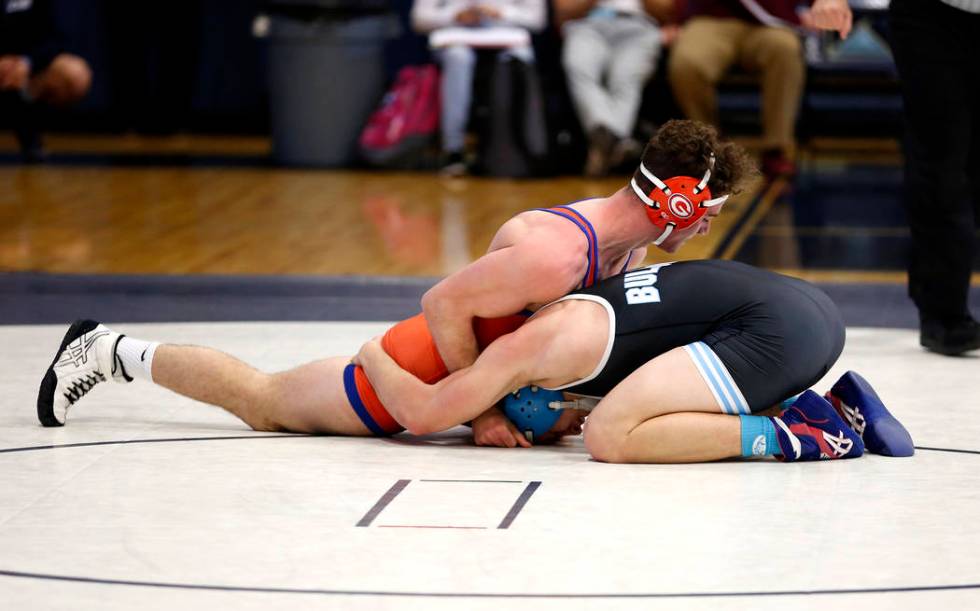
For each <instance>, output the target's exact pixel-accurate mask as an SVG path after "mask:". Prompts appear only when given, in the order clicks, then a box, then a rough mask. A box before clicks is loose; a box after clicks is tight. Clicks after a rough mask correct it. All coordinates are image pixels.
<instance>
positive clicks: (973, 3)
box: [943, 0, 980, 15]
mask: <svg viewBox="0 0 980 611" xmlns="http://www.w3.org/2000/svg"><path fill="white" fill-rule="evenodd" d="M943 3H945V4H948V5H950V6H951V7H953V8H958V9H960V10H961V11H966V12H968V13H975V14H978V15H980V0H943Z"/></svg>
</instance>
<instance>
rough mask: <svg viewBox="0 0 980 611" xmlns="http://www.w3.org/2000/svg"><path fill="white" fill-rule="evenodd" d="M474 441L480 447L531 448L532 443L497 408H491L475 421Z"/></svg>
mask: <svg viewBox="0 0 980 611" xmlns="http://www.w3.org/2000/svg"><path fill="white" fill-rule="evenodd" d="M473 441H475V442H476V445H478V446H496V447H498V448H513V447H515V446H520V447H522V448H530V447H531V442H530V441H528V440H527V438H526V437H524V435H523V434H522V433H521V432H520V431H518V430H517V427H516V426H514V423H513V422H511V421H510V419H509V418H508V417H507V416H505V415H504V413H503V412H502V411H500V410H499V409H497V408H496V407H491V408H490V409H488V410H487V411H485V412H483V413H482V414H480V415H479V416H477V417H476V418H475V419H474V420H473Z"/></svg>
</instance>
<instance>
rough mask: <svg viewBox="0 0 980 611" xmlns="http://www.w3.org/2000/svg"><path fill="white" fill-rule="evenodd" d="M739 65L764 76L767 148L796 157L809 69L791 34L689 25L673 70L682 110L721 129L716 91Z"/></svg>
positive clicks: (702, 21) (736, 24)
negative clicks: (799, 116)
mask: <svg viewBox="0 0 980 611" xmlns="http://www.w3.org/2000/svg"><path fill="white" fill-rule="evenodd" d="M736 63H737V64H738V65H739V66H741V67H742V68H744V69H745V70H748V71H749V72H759V73H761V76H762V129H763V134H762V136H763V141H764V145H765V146H766V148H780V149H783V151H785V152H786V153H787V154H792V152H793V148H794V138H793V130H794V127H795V124H796V115H797V113H798V112H799V107H800V98H801V96H802V95H803V81H804V78H805V77H806V68H805V66H804V64H803V56H802V51H801V45H800V40H799V38H798V37H797V35H796V34H795V33H794V32H792V31H790V30H788V29H782V28H775V27H769V26H762V25H756V24H752V23H748V22H746V21H742V20H740V19H721V18H717V17H695V18H693V19H691V20H690V21H688V22H687V24H686V25H685V26H684V27H683V28H682V29H681V31H680V34H679V35H678V37H677V40H676V42H675V43H674V48H673V49H672V50H671V53H670V61H669V65H668V73H669V77H670V84H671V87H672V88H673V90H674V96H675V97H676V98H677V102H678V104H680V107H681V110H683V111H684V114H685V115H687V117H688V118H690V119H697V120H699V121H704V122H706V123H711V124H713V125H718V95H717V92H716V91H715V87H716V85H717V83H718V81H719V80H720V79H721V77H722V76H723V75H724V74H725V72H726V71H727V70H728V69H729V68H730V67H731V66H732V65H734V64H736Z"/></svg>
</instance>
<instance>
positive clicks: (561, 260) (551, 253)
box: [489, 211, 589, 299]
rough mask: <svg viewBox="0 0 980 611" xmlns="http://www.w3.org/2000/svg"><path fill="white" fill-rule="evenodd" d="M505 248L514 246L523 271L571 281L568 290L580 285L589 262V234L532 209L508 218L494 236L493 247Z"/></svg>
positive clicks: (542, 280)
mask: <svg viewBox="0 0 980 611" xmlns="http://www.w3.org/2000/svg"><path fill="white" fill-rule="evenodd" d="M503 248H509V249H511V251H512V252H511V254H512V256H513V258H514V260H515V262H516V261H520V264H521V266H522V267H523V270H522V271H524V272H525V273H528V274H531V275H534V276H537V277H539V278H540V281H541V282H547V283H552V282H558V283H560V284H562V285H565V284H568V283H569V282H571V285H570V286H569V287H568V289H567V290H571V289H572V288H575V286H577V285H578V283H579V281H581V279H582V274H583V273H584V272H585V268H586V267H587V265H588V263H587V261H588V251H589V243H588V240H587V239H586V238H585V236H584V235H582V233H581V232H580V231H579V230H578V229H577V228H576V227H575V225H573V224H572V223H569V222H568V221H567V220H565V219H562V218H560V217H557V216H554V215H550V214H547V213H542V212H537V211H529V212H525V213H522V214H519V215H517V216H515V217H514V218H512V219H511V220H509V221H507V222H506V223H505V224H504V225H503V226H501V228H500V230H499V231H498V232H497V235H495V236H494V239H493V241H492V242H491V244H490V248H489V251H490V252H492V251H494V250H500V249H503ZM545 275H547V277H545ZM567 290H566V291H565V292H567ZM562 294H564V293H562ZM560 296H561V295H556V296H555V298H556V299H557V297H560Z"/></svg>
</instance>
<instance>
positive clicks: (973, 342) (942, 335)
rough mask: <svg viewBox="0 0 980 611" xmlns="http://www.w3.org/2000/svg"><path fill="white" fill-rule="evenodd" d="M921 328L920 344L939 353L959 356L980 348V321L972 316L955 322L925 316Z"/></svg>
mask: <svg viewBox="0 0 980 611" xmlns="http://www.w3.org/2000/svg"><path fill="white" fill-rule="evenodd" d="M919 329H920V331H919V344H921V345H922V347H924V348H925V349H926V350H930V351H932V352H936V353H938V354H945V355H946V356H958V355H960V354H963V353H964V352H970V351H971V350H978V349H980V323H977V321H976V320H974V319H973V317H971V316H967V317H966V318H964V319H961V320H959V321H956V322H953V323H946V322H943V321H941V320H938V319H935V318H923V319H922V324H921V325H920V326H919Z"/></svg>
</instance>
